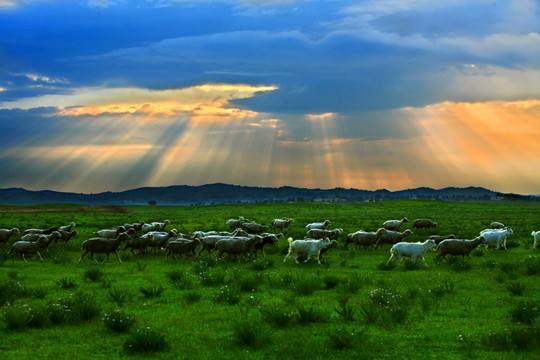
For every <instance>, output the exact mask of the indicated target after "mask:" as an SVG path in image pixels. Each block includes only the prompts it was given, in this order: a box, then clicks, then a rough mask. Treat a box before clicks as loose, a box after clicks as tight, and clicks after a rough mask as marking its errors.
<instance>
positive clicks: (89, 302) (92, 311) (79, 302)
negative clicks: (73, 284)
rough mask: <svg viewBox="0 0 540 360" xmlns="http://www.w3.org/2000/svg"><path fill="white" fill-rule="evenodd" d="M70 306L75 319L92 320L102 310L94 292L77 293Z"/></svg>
mask: <svg viewBox="0 0 540 360" xmlns="http://www.w3.org/2000/svg"><path fill="white" fill-rule="evenodd" d="M70 307H71V311H72V317H73V319H78V320H81V321H90V320H92V319H93V318H95V317H97V316H98V315H99V313H100V312H101V309H100V308H99V306H98V305H97V302H96V299H95V296H94V295H93V294H84V293H80V294H77V295H76V296H74V297H73V300H72V303H71V306H70Z"/></svg>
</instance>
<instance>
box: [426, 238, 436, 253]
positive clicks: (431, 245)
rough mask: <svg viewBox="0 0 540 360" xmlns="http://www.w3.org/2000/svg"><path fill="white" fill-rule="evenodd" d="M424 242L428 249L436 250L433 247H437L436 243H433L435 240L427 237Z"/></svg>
mask: <svg viewBox="0 0 540 360" xmlns="http://www.w3.org/2000/svg"><path fill="white" fill-rule="evenodd" d="M426 243H427V248H428V249H431V251H436V250H435V248H436V247H437V244H436V243H435V240H432V239H429V240H428V241H426Z"/></svg>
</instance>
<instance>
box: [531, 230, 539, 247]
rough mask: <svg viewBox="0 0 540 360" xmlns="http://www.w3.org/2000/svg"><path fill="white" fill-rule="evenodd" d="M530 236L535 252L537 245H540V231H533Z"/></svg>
mask: <svg viewBox="0 0 540 360" xmlns="http://www.w3.org/2000/svg"><path fill="white" fill-rule="evenodd" d="M531 235H532V237H533V239H534V244H533V249H534V250H536V249H538V245H540V231H533V232H532V233H531Z"/></svg>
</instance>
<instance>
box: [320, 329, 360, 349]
mask: <svg viewBox="0 0 540 360" xmlns="http://www.w3.org/2000/svg"><path fill="white" fill-rule="evenodd" d="M327 336H328V341H329V343H330V347H332V348H334V349H336V350H344V349H352V348H355V347H357V346H358V345H359V343H360V342H361V341H362V340H363V339H364V337H365V334H364V332H363V331H360V332H358V331H357V330H355V329H352V328H343V327H334V328H332V329H330V331H329V332H328V335H327Z"/></svg>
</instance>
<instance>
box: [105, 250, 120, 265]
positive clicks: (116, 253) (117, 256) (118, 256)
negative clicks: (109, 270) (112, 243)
mask: <svg viewBox="0 0 540 360" xmlns="http://www.w3.org/2000/svg"><path fill="white" fill-rule="evenodd" d="M113 253H114V255H116V258H117V259H118V262H119V263H120V264H121V263H122V260H120V255H118V252H117V251H116V250H114V251H113ZM108 258H109V254H107V259H108Z"/></svg>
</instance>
